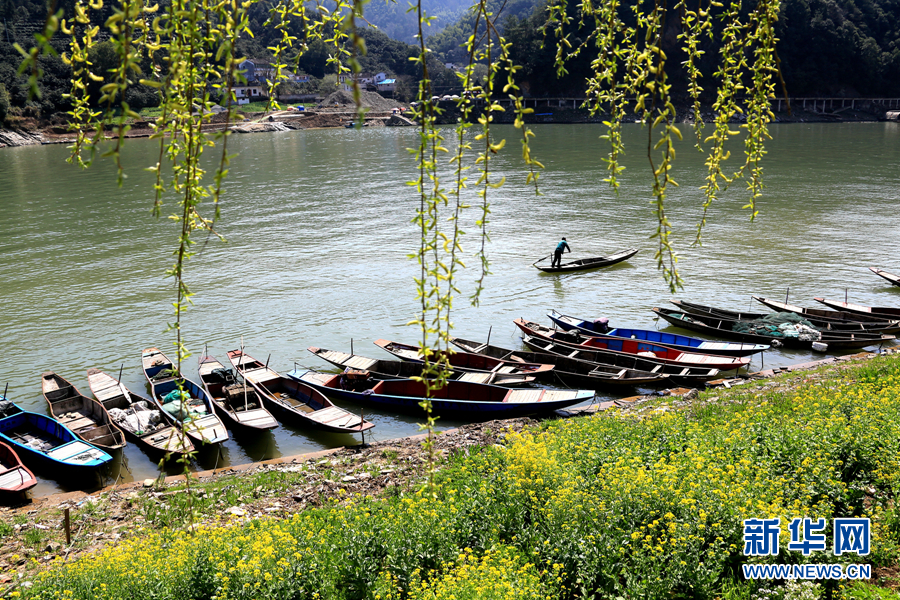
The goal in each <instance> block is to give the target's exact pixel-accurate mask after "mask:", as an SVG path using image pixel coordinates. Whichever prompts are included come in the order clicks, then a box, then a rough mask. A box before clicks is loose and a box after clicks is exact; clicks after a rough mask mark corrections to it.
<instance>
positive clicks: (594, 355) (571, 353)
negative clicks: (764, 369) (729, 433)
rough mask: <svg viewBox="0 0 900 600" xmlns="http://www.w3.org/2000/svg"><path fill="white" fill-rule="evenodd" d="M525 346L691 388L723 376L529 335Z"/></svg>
mask: <svg viewBox="0 0 900 600" xmlns="http://www.w3.org/2000/svg"><path fill="white" fill-rule="evenodd" d="M522 343H524V344H525V345H526V346H528V347H529V348H531V349H532V350H534V351H536V352H546V353H550V354H558V355H560V356H566V357H569V358H577V359H579V360H586V361H588V362H592V363H596V364H597V365H598V366H599V365H605V366H614V367H619V368H620V369H623V368H624V369H639V370H641V371H649V372H650V373H654V374H657V375H667V376H668V377H669V380H670V381H678V382H680V383H686V384H689V385H700V384H702V383H703V382H705V381H709V380H711V379H716V378H718V377H720V376H721V372H720V371H719V369H712V368H706V367H689V366H682V365H670V364H666V363H662V362H660V361H658V360H655V359H651V358H644V357H642V356H638V355H637V354H625V353H623V352H609V351H606V350H593V349H590V348H583V349H577V348H573V347H572V346H566V345H563V344H560V343H558V342H554V341H552V340H548V339H545V338H538V337H534V336H531V335H526V336H525V337H523V338H522Z"/></svg>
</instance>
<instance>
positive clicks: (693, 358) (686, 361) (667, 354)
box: [513, 319, 750, 371]
mask: <svg viewBox="0 0 900 600" xmlns="http://www.w3.org/2000/svg"><path fill="white" fill-rule="evenodd" d="M513 323H515V324H516V327H518V328H519V329H521V330H522V331H523V332H524V333H525V334H526V335H529V336H532V337H537V338H541V339H544V340H547V341H551V342H556V343H558V344H560V345H562V346H566V347H569V348H572V349H573V350H592V351H597V352H601V353H609V354H625V355H634V356H640V357H642V358H647V359H651V360H655V361H657V362H659V363H660V364H667V365H678V366H684V367H705V368H709V369H718V370H720V371H731V370H733V369H740V368H742V367H746V366H747V365H748V364H750V359H749V358H747V357H743V356H718V355H715V354H700V353H696V352H682V351H681V350H675V349H673V348H668V347H666V346H659V345H657V344H650V343H648V342H642V341H640V340H632V339H624V338H600V337H592V336H587V335H582V334H580V333H578V332H576V331H557V330H553V329H550V328H549V327H544V326H543V325H539V324H538V323H535V322H533V321H527V320H525V319H514V320H513Z"/></svg>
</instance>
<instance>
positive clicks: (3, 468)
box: [0, 396, 37, 494]
mask: <svg viewBox="0 0 900 600" xmlns="http://www.w3.org/2000/svg"><path fill="white" fill-rule="evenodd" d="M0 397H2V396H0ZM36 485H37V479H35V477H34V473H32V472H31V471H30V470H28V467H26V466H25V465H23V464H22V461H21V460H19V455H18V454H16V451H15V450H13V449H12V448H10V447H9V446H7V445H6V444H4V443H3V442H0V493H3V494H18V493H21V492H24V491H26V490H30V489H31V488H33V487H34V486H36Z"/></svg>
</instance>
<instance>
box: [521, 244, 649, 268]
mask: <svg viewBox="0 0 900 600" xmlns="http://www.w3.org/2000/svg"><path fill="white" fill-rule="evenodd" d="M637 253H638V249H637V248H626V249H625V250H620V251H618V252H616V253H615V254H610V255H609V256H595V257H593V258H581V259H578V260H570V261H569V262H565V263H560V265H559V266H558V267H553V266H547V265H539V264H538V263H542V262H544V261H545V260H547V259H549V258H550V257H551V256H552V255H550V256H547V257H545V258H542V259H540V260H537V261H535V262H534V263H532V266H533V267H534V268H536V269H540V270H541V271H543V272H544V273H568V272H572V271H585V270H587V269H598V268H600V267H609V266H611V265H614V264H616V263H620V262H622V261H624V260H628V259H629V258H631V257H632V256H634V255H635V254H637ZM550 262H551V264H552V263H553V261H552V260H551V261H550Z"/></svg>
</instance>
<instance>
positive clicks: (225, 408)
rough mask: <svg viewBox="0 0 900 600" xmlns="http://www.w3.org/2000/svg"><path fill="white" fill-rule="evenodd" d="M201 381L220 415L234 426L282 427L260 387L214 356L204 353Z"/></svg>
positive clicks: (248, 429)
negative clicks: (262, 396) (269, 409)
mask: <svg viewBox="0 0 900 600" xmlns="http://www.w3.org/2000/svg"><path fill="white" fill-rule="evenodd" d="M198 371H199V375H200V382H201V383H202V384H203V389H205V390H206V393H207V394H209V397H210V398H211V399H212V401H213V406H214V407H215V409H216V412H217V413H218V414H219V416H220V417H221V418H222V419H223V420H224V421H225V423H227V424H228V425H229V427H230V428H231V429H241V430H245V431H266V430H267V429H273V428H275V427H278V421H276V420H275V417H273V416H272V413H270V412H269V411H268V410H266V408H265V407H264V406H263V402H262V399H261V398H260V397H259V394H257V392H256V389H255V388H254V387H253V386H252V385H249V384H248V383H247V382H246V381H245V380H244V379H243V378H241V381H240V382H238V381H237V379H238V378H237V377H236V376H235V374H234V372H233V371H232V370H231V369H226V368H225V365H223V364H222V363H220V362H219V361H218V360H216V359H215V358H213V357H212V356H209V355H206V356H201V357H200V366H199V369H198Z"/></svg>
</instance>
